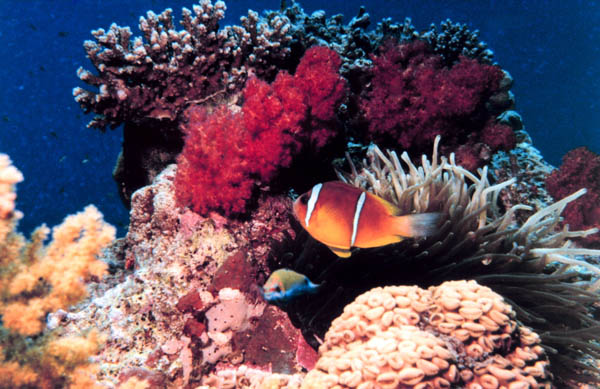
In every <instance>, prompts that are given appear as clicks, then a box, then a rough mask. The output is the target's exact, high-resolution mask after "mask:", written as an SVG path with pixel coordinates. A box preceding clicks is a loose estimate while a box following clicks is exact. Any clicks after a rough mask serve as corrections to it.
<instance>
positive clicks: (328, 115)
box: [175, 47, 345, 215]
mask: <svg viewBox="0 0 600 389" xmlns="http://www.w3.org/2000/svg"><path fill="white" fill-rule="evenodd" d="M339 64H340V60H339V58H338V57H337V54H335V52H333V51H332V50H329V49H327V48H325V47H314V48H311V49H309V50H308V51H307V52H306V54H305V55H304V57H303V58H302V60H301V61H300V64H299V65H298V69H297V71H296V74H295V75H294V76H291V75H289V74H288V73H287V72H281V73H279V74H278V75H277V78H276V79H275V81H274V82H273V83H272V84H270V85H269V84H267V83H266V82H264V81H260V80H259V79H257V78H252V79H250V80H248V83H247V84H246V86H245V88H244V91H243V96H244V103H243V105H242V107H241V110H239V112H236V111H235V109H236V107H233V108H230V107H228V106H225V105H221V106H218V107H216V108H214V109H213V110H212V112H209V111H208V110H207V109H206V108H204V107H192V108H190V109H189V110H188V123H187V125H186V127H185V132H186V133H187V137H186V142H185V145H184V148H183V151H182V153H181V155H180V157H179V158H178V166H179V167H178V170H177V175H176V177H175V188H176V194H177V200H178V204H179V205H183V206H187V205H190V206H191V207H192V209H194V210H195V211H196V212H199V213H201V214H207V213H208V212H209V211H214V210H219V211H222V212H224V213H225V214H226V215H229V214H231V213H241V212H243V211H245V208H246V203H247V201H248V200H249V199H250V198H251V196H252V194H253V189H254V188H255V186H256V185H257V182H258V183H260V184H262V185H269V184H270V182H271V180H272V179H273V178H274V177H275V176H276V174H277V173H278V171H279V170H280V169H282V168H286V167H289V166H290V165H291V163H292V160H293V157H294V156H295V155H297V154H299V153H300V152H302V153H303V154H304V155H309V156H310V155H314V154H315V153H318V151H319V150H320V149H322V148H323V147H324V146H326V145H328V144H329V143H330V142H331V141H332V139H333V138H335V137H336V136H337V135H338V131H337V130H338V126H339V125H338V123H337V122H336V112H335V110H336V108H337V106H338V105H339V104H340V102H341V101H342V99H343V98H344V96H345V82H344V80H343V79H342V78H340V76H339V74H338V68H339Z"/></svg>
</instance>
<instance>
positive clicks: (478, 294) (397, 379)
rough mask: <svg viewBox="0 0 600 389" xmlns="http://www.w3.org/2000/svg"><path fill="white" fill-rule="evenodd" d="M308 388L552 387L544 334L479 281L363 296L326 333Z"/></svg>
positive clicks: (401, 288) (393, 288)
mask: <svg viewBox="0 0 600 389" xmlns="http://www.w3.org/2000/svg"><path fill="white" fill-rule="evenodd" d="M319 355H320V358H319V360H318V362H317V365H316V368H315V369H313V370H312V371H310V372H309V373H308V375H307V377H306V379H305V381H304V383H303V388H305V389H310V388H325V387H327V388H334V387H335V388H361V389H366V388H390V389H391V388H415V389H416V388H418V389H425V388H429V389H433V388H436V389H437V388H450V387H457V386H460V387H464V388H468V389H475V388H483V389H496V388H509V389H517V388H550V387H551V374H550V373H549V372H548V360H547V358H546V355H545V352H544V349H543V348H542V347H541V345H540V338H539V336H538V335H537V334H536V333H534V332H532V331H531V330H530V329H529V328H527V327H524V326H521V325H520V324H518V323H517V322H516V321H515V313H514V311H513V309H512V307H511V306H510V305H509V304H507V303H506V302H505V301H504V300H503V298H502V297H501V296H500V295H498V294H496V293H494V292H493V291H492V290H491V289H489V288H487V287H484V286H481V285H479V284H477V283H476V282H475V281H450V282H445V283H443V284H441V285H440V286H437V287H430V288H429V289H421V288H419V287H417V286H388V287H383V288H382V287H378V288H374V289H372V290H370V291H368V292H366V293H363V294H362V295H360V296H358V297H357V298H356V299H355V300H354V302H352V303H351V304H349V305H347V306H346V307H345V308H344V312H343V314H342V315H341V316H339V317H338V318H336V319H335V320H334V321H333V322H332V324H331V327H330V329H329V331H328V332H327V334H326V335H325V340H324V343H323V344H322V345H321V347H320V348H319Z"/></svg>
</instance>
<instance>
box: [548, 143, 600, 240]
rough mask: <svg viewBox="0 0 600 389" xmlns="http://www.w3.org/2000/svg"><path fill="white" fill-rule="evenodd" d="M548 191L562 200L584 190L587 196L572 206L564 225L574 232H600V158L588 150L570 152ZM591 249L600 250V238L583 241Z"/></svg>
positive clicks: (566, 210) (589, 237)
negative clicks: (590, 230)
mask: <svg viewBox="0 0 600 389" xmlns="http://www.w3.org/2000/svg"><path fill="white" fill-rule="evenodd" d="M546 188H547V189H548V192H549V193H550V195H551V196H552V197H554V198H555V199H556V200H560V199H562V198H564V197H566V196H568V195H569V194H571V193H573V192H575V191H577V190H578V189H581V188H586V189H587V193H586V194H585V195H584V196H583V197H581V198H579V199H577V200H575V201H573V202H571V203H570V204H569V205H568V206H567V208H566V209H565V212H564V224H568V225H569V227H570V229H571V230H586V229H590V228H595V227H596V228H600V155H598V154H596V153H594V152H593V151H590V150H589V149H587V148H586V147H579V148H577V149H574V150H571V151H569V152H568V153H567V154H565V156H564V157H563V160H562V165H561V166H560V168H559V169H558V170H554V171H553V172H552V173H551V174H550V175H548V177H547V178H546ZM580 240H581V242H582V243H584V244H585V245H586V246H589V247H595V248H598V247H600V234H591V235H588V236H586V237H584V238H581V239H580Z"/></svg>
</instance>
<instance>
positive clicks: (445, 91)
mask: <svg viewBox="0 0 600 389" xmlns="http://www.w3.org/2000/svg"><path fill="white" fill-rule="evenodd" d="M373 61H374V65H373V69H372V80H371V84H372V86H371V89H370V90H369V91H368V93H367V94H366V96H364V97H363V98H362V100H361V103H360V104H361V108H362V110H363V111H364V118H365V120H366V121H367V123H368V137H369V139H372V140H373V141H375V143H377V144H380V145H382V146H385V147H396V146H395V145H397V144H399V145H400V146H401V147H402V148H404V149H410V150H412V151H416V152H422V151H424V150H425V149H428V148H429V147H430V145H431V144H432V142H433V139H434V138H435V136H436V135H442V136H444V140H445V142H446V147H447V149H448V150H456V153H457V154H456V155H457V160H458V162H459V163H460V164H461V165H462V166H464V167H466V168H467V169H469V170H475V169H476V168H477V167H479V166H481V165H482V163H483V162H487V161H488V160H489V159H490V156H491V154H492V153H494V152H496V151H498V150H501V149H503V150H509V149H511V148H513V147H514V145H515V138H514V134H513V131H512V129H511V128H510V127H508V126H506V125H504V124H501V123H497V122H496V121H495V119H494V117H495V116H496V115H497V114H499V113H500V112H502V110H503V109H506V108H508V107H502V109H499V110H498V111H492V112H490V111H488V108H487V107H486V104H487V102H488V100H490V99H491V98H492V96H495V95H496V94H498V93H499V92H500V83H501V81H502V79H503V77H505V76H504V73H503V72H502V70H501V69H500V68H499V67H496V66H491V65H486V64H481V63H479V62H477V61H476V60H474V59H469V58H467V57H460V58H459V60H458V62H456V63H455V64H453V65H452V66H451V67H446V66H445V65H444V62H443V60H442V57H441V56H440V55H437V54H434V53H433V52H432V51H431V49H430V48H429V47H428V46H427V44H426V43H425V42H422V41H416V42H412V43H401V44H396V43H395V42H394V41H388V42H386V44H385V45H384V46H383V47H382V48H381V49H380V52H379V54H378V55H377V56H376V57H374V60H373ZM382 101H384V102H385V104H382V103H381V102H382ZM495 109H496V108H494V110H495ZM459 146H460V147H459ZM481 147H484V148H486V152H487V154H488V156H487V158H481V155H482V151H477V149H478V148H481ZM474 151H475V152H474Z"/></svg>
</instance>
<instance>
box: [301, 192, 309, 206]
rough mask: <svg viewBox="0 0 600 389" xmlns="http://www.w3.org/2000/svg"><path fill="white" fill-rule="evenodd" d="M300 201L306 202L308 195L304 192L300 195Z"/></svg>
mask: <svg viewBox="0 0 600 389" xmlns="http://www.w3.org/2000/svg"><path fill="white" fill-rule="evenodd" d="M300 202H301V203H302V204H304V205H306V204H308V195H307V194H306V193H305V194H303V195H302V196H300Z"/></svg>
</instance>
